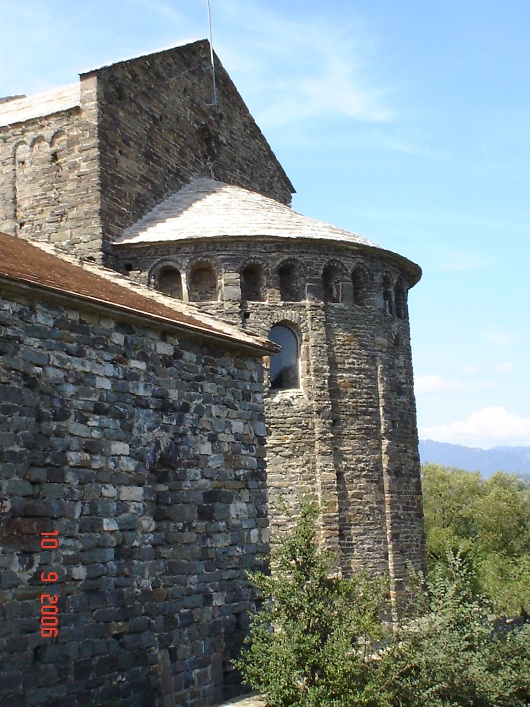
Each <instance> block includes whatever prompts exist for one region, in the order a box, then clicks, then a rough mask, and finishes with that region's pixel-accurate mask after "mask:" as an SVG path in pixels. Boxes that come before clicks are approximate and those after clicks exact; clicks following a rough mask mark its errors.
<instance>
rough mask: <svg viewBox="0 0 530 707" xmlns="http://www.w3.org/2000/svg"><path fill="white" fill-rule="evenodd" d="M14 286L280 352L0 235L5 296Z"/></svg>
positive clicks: (95, 270) (0, 285) (0, 281)
mask: <svg viewBox="0 0 530 707" xmlns="http://www.w3.org/2000/svg"><path fill="white" fill-rule="evenodd" d="M119 280H121V282H119ZM9 285H11V286H12V287H13V286H15V287H16V286H18V287H25V289H28V288H29V289H33V290H35V289H37V290H39V291H40V292H41V293H46V292H47V293H48V294H53V295H55V296H59V297H60V298H63V299H67V300H69V301H70V302H71V303H72V306H75V305H74V302H75V303H77V306H78V305H79V303H84V304H85V305H91V306H93V307H94V306H95V307H98V308H102V307H103V308H106V309H108V308H109V307H110V308H111V309H113V310H114V311H115V312H116V313H117V314H121V315H125V316H134V317H141V318H142V319H145V320H146V324H147V325H149V323H150V322H151V324H155V323H156V325H158V327H160V326H161V325H163V326H166V327H170V328H174V327H177V328H178V329H184V330H187V332H188V333H190V334H194V335H201V336H202V337H208V338H214V339H217V340H223V341H225V342H228V343H230V344H231V345H233V346H238V347H243V348H247V349H251V350H253V353H254V354H255V355H256V354H260V355H264V354H266V353H271V352H275V351H276V350H277V348H276V347H275V346H274V345H273V344H272V343H271V342H270V341H269V340H268V339H264V338H263V337H258V336H254V335H252V334H247V333H246V332H244V331H241V330H239V329H237V328H236V327H234V326H231V325H230V324H225V323H223V322H220V321H218V320H216V319H214V318H213V317H209V316H208V315H204V314H202V313H201V312H199V311H198V310H196V309H195V308H194V307H192V306H189V305H186V304H184V303H182V302H179V301H178V300H172V298H170V297H166V296H163V295H160V294H159V293H155V292H152V291H151V290H148V289H147V288H146V287H143V286H141V285H134V284H133V283H131V282H130V281H129V282H128V281H127V280H126V278H120V277H119V276H117V275H116V274H115V273H113V274H112V273H110V272H107V271H106V270H105V269H104V268H100V267H98V266H94V265H91V266H90V269H87V268H86V267H81V266H80V265H77V264H74V263H73V262H71V261H70V260H67V259H64V258H63V257H59V256H58V254H53V253H51V252H46V251H45V250H43V249H42V248H41V247H37V246H36V245H33V244H32V243H29V242H28V241H25V240H23V239H21V238H15V237H13V236H8V235H6V234H5V233H0V291H1V290H3V289H6V287H9Z"/></svg>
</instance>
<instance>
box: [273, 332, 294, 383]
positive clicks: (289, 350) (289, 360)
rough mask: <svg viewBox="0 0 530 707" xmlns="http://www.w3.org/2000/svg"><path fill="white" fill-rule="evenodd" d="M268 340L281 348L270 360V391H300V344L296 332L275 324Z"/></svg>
mask: <svg viewBox="0 0 530 707" xmlns="http://www.w3.org/2000/svg"><path fill="white" fill-rule="evenodd" d="M269 339H270V340H271V341H274V343H275V344H278V345H279V346H281V347H282V348H281V351H280V352H279V353H277V354H274V355H273V356H271V359H270V385H271V390H293V389H295V390H297V389H300V342H299V339H298V336H297V334H296V332H295V331H294V330H293V329H292V328H291V327H290V326H287V325H286V324H285V323H281V324H275V325H274V326H273V327H272V328H271V330H270V331H269Z"/></svg>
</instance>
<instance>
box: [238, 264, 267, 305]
mask: <svg viewBox="0 0 530 707" xmlns="http://www.w3.org/2000/svg"><path fill="white" fill-rule="evenodd" d="M241 298H242V299H243V300H244V301H246V302H262V301H263V271H262V269H261V265H257V264H252V265H247V267H246V268H245V269H244V270H243V272H242V273H241Z"/></svg>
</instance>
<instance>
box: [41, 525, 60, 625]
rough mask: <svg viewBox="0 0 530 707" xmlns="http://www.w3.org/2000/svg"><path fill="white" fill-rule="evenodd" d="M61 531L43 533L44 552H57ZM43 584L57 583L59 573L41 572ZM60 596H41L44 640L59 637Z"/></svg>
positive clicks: (42, 546) (42, 545) (42, 544)
mask: <svg viewBox="0 0 530 707" xmlns="http://www.w3.org/2000/svg"><path fill="white" fill-rule="evenodd" d="M58 535H59V531H58V530H54V531H52V532H49V533H41V540H40V546H41V548H42V549H43V550H56V549H57V548H58V547H59V537H58ZM40 579H41V582H44V583H45V584H52V583H54V582H57V580H58V579H59V575H58V574H57V572H41V573H40ZM58 602H59V596H58V595H57V594H41V595H40V627H41V628H40V634H41V636H42V637H43V638H55V637H57V636H58V635H59V629H58V628H57V627H58V626H59V607H58V606H57V604H58Z"/></svg>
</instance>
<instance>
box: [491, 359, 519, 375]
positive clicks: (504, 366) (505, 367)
mask: <svg viewBox="0 0 530 707" xmlns="http://www.w3.org/2000/svg"><path fill="white" fill-rule="evenodd" d="M514 369H515V366H514V365H513V363H510V361H506V363H498V364H497V365H496V366H493V370H495V371H499V373H508V372H509V371H513V370H514Z"/></svg>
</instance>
